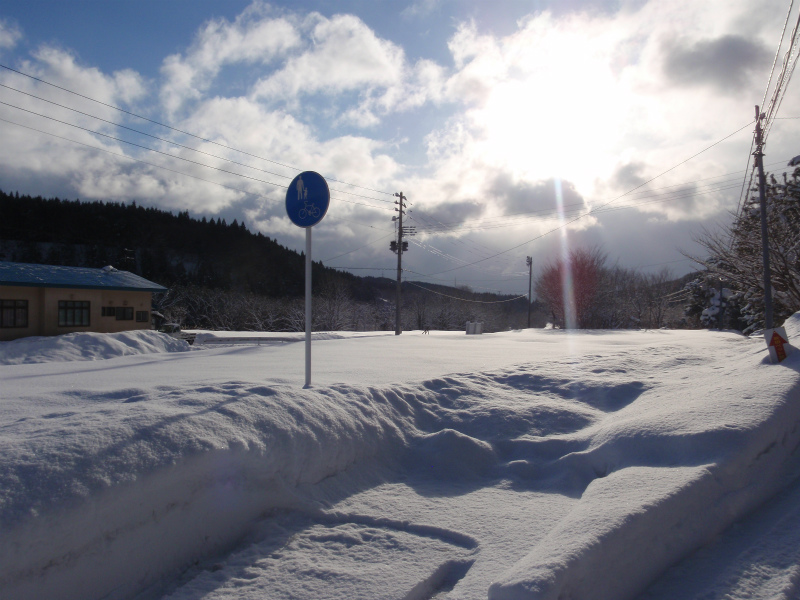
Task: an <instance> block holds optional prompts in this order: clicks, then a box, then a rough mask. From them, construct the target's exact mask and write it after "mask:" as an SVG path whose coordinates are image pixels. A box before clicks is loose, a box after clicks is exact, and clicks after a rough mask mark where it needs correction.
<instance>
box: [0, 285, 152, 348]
mask: <svg viewBox="0 0 800 600" xmlns="http://www.w3.org/2000/svg"><path fill="white" fill-rule="evenodd" d="M0 299H2V300H27V301H28V327H25V328H16V327H15V328H0V340H2V341H7V340H14V339H17V338H21V337H27V336H31V335H60V334H62V333H72V332H74V331H96V332H100V333H114V332H117V331H130V330H132V329H150V317H151V301H152V294H151V293H150V292H124V291H115V290H79V289H67V288H63V289H61V288H35V287H22V286H19V287H12V286H0ZM59 300H78V301H88V302H89V303H90V304H89V311H90V312H89V326H88V327H59V326H58V302H59ZM104 306H113V307H115V308H116V307H120V306H123V307H124V306H129V307H131V308H133V313H134V319H133V320H131V321H118V320H117V319H116V318H115V317H103V316H101V315H102V307H104ZM142 310H146V311H147V314H148V319H147V321H146V322H143V323H137V322H136V312H137V311H142Z"/></svg>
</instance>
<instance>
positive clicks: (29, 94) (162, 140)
mask: <svg viewBox="0 0 800 600" xmlns="http://www.w3.org/2000/svg"><path fill="white" fill-rule="evenodd" d="M0 87H3V88H6V89H9V90H12V91H14V92H18V93H20V94H25V95H26V96H30V97H31V98H36V99H37V100H41V101H42V102H47V103H49V104H52V105H54V106H58V107H59V108H64V109H66V110H70V111H72V112H75V113H78V114H79V115H83V116H85V117H89V118H91V119H96V120H98V121H102V122H103V123H108V124H109V125H113V126H115V127H120V128H121V129H127V130H128V131H132V132H134V133H138V134H140V135H144V136H147V137H149V138H153V139H154V140H158V141H159V142H164V143H165V144H170V145H173V146H178V147H179V148H183V149H185V150H189V151H191V152H197V153H198V154H204V155H206V156H210V157H212V158H217V159H219V160H224V161H226V162H229V163H233V164H234V165H239V166H240V167H245V168H247V169H253V170H255V171H261V172H262V173H267V174H269V175H275V176H276V177H282V178H284V179H292V176H291V175H283V174H281V173H275V172H274V171H268V170H266V169H262V168H260V167H255V166H253V165H248V164H247V163H242V162H238V161H235V160H232V159H230V158H227V157H224V156H219V155H217V154H211V153H210V152H206V151H205V150H200V149H198V148H192V147H191V146H186V145H184V144H180V143H178V142H176V141H173V140H167V139H164V138H161V137H158V136H157V135H153V134H151V133H147V132H145V131H141V130H139V129H134V128H133V127H128V126H127V125H123V124H122V123H117V122H115V121H109V120H108V119H103V118H102V117H98V116H97V115H92V114H89V113H86V112H83V111H81V110H78V109H76V108H71V107H69V106H65V105H64V104H59V103H58V102H54V101H52V100H48V99H47V98H42V97H40V96H36V95H35V94H31V93H29V92H25V91H22V90H18V89H16V88H13V87H11V86H8V85H4V84H2V83H0ZM2 104H6V106H10V107H12V108H19V107H17V106H14V105H13V104H7V103H5V102H2ZM20 110H26V109H20ZM29 112H31V113H32V114H34V115H38V116H42V117H44V118H46V119H52V117H48V116H47V115H39V113H35V112H33V111H29ZM56 120H57V119H56ZM59 122H60V123H65V124H67V125H71V123H66V122H64V121H59ZM74 127H78V126H77V125H74ZM86 131H89V132H90V133H97V132H95V131H93V130H90V129H87V130H86ZM97 135H105V134H102V133H97ZM114 139H118V138H114ZM119 141H124V140H119ZM156 152H157V151H156ZM168 156H174V155H171V154H169V155H168ZM332 191H334V192H339V193H341V194H348V195H350V196H356V197H359V198H366V199H369V200H375V201H376V202H388V203H391V202H392V201H391V200H384V199H383V198H373V197H372V196H365V195H363V194H356V193H355V192H348V191H347V190H337V189H333V190H332Z"/></svg>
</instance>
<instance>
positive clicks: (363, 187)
mask: <svg viewBox="0 0 800 600" xmlns="http://www.w3.org/2000/svg"><path fill="white" fill-rule="evenodd" d="M0 68H3V69H6V70H7V71H11V72H13V73H17V74H18V75H22V76H24V77H28V78H30V79H33V80H34V81H38V82H39V83H43V84H45V85H49V86H51V87H54V88H56V89H59V90H62V91H64V92H67V93H69V94H73V95H74V96H78V97H79V98H83V99H85V100H89V101H91V102H96V103H97V104H100V105H101V106H105V107H107V108H111V109H114V110H117V111H119V112H121V113H124V114H126V115H130V116H132V117H136V118H137V119H142V120H143V121H147V122H148V123H152V124H154V125H158V126H159V127H165V128H167V129H169V130H171V131H175V132H177V133H180V134H183V135H188V136H189V137H193V138H195V139H198V140H201V141H203V142H207V143H209V144H214V145H215V146H220V147H222V148H227V149H228V150H233V151H234V152H239V153H241V154H245V155H247V156H250V157H253V158H257V159H259V160H263V161H266V162H269V163H272V164H275V165H279V166H281V167H285V168H287V169H292V170H295V171H302V170H303V169H299V168H297V167H293V166H291V165H287V164H284V163H281V162H278V161H276V160H272V159H270V158H265V157H263V156H259V155H257V154H252V153H250V152H246V151H245V150H239V149H237V148H234V147H232V146H228V145H227V144H222V143H220V142H216V141H214V140H210V139H208V138H204V137H202V136H199V135H195V134H194V133H190V132H188V131H184V130H182V129H178V128H177V127H172V126H171V125H167V124H166V123H161V122H160V121H156V120H154V119H149V118H147V117H144V116H142V115H138V114H136V113H134V112H131V111H129V110H125V109H124V108H120V107H119V106H115V105H113V104H108V103H106V102H103V101H101V100H97V99H96V98H92V97H90V96H85V95H84V94H80V93H78V92H75V91H73V90H70V89H68V88H65V87H62V86H60V85H56V84H55V83H50V82H49V81H45V80H44V79H40V78H39V77H34V76H33V75H29V74H28V73H24V72H22V71H18V70H17V69H12V68H11V67H9V66H7V65H4V64H0ZM327 179H329V180H330V181H335V182H336V183H341V184H344V185H349V186H351V187H354V188H359V189H363V190H368V191H370V192H375V193H377V194H386V195H388V196H392V195H394V194H393V193H392V192H385V191H383V190H376V189H373V188H368V187H365V186H361V185H356V184H355V183H349V182H347V181H341V180H339V179H334V178H333V177H328V178H327Z"/></svg>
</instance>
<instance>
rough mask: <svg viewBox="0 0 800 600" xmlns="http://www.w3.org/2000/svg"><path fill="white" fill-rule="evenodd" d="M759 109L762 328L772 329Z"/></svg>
mask: <svg viewBox="0 0 800 600" xmlns="http://www.w3.org/2000/svg"><path fill="white" fill-rule="evenodd" d="M761 119H762V115H761V111H760V110H759V108H758V105H756V151H755V152H754V153H753V155H754V156H755V157H756V168H757V169H758V198H759V201H760V204H761V254H762V257H763V263H764V329H772V277H771V275H770V267H769V233H768V231H767V192H766V188H767V182H766V179H765V177H764V153H763V142H762V140H761Z"/></svg>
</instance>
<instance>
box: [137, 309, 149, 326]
mask: <svg viewBox="0 0 800 600" xmlns="http://www.w3.org/2000/svg"><path fill="white" fill-rule="evenodd" d="M136 322H137V323H149V322H150V311H149V310H137V311H136Z"/></svg>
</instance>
